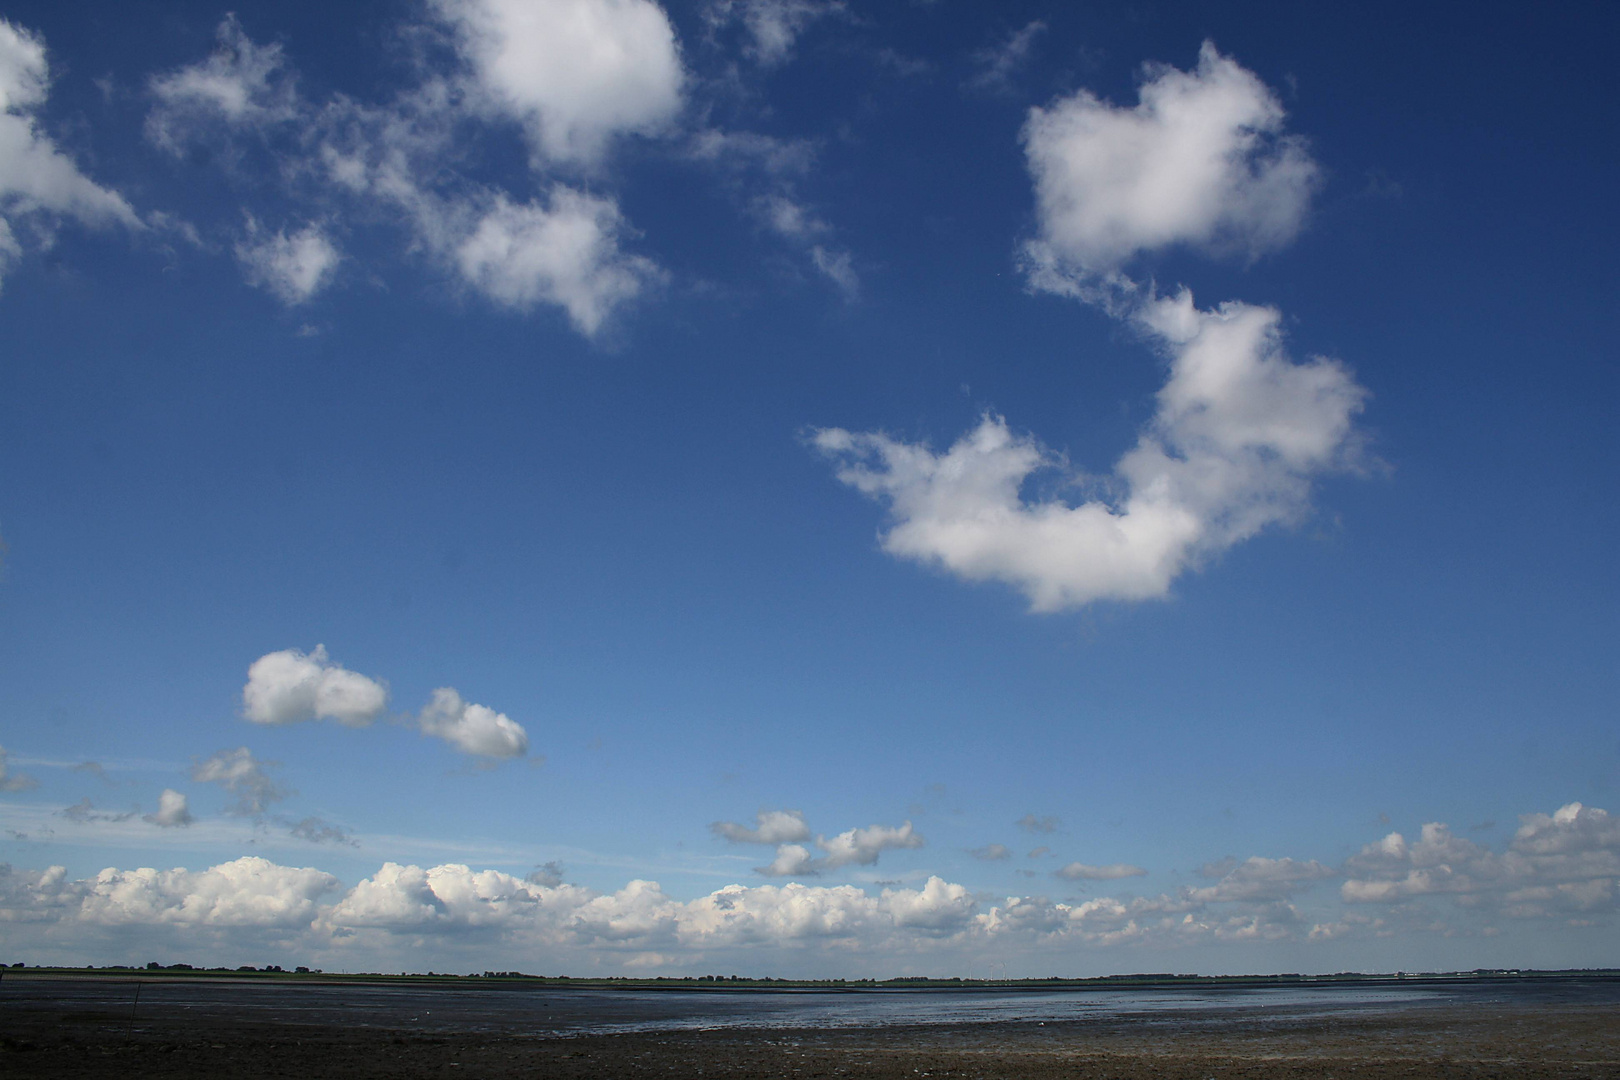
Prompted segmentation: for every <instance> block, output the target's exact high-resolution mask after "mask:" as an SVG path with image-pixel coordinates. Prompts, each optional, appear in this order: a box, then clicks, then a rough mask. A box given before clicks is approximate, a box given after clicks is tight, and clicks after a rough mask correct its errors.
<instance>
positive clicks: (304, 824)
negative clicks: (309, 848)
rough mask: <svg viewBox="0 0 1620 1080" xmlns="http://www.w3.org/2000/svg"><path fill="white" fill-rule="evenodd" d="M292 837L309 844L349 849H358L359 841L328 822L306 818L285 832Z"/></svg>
mask: <svg viewBox="0 0 1620 1080" xmlns="http://www.w3.org/2000/svg"><path fill="white" fill-rule="evenodd" d="M287 831H288V833H290V834H291V835H292V836H296V837H297V838H298V839H300V840H307V841H309V842H310V843H311V844H346V845H348V846H349V847H359V846H360V843H359V841H357V840H355V839H354V838H353V837H351V836H350V835H349V834H348V833H347V832H345V831H344V830H343V829H342V828H340V827H339V826H337V825H333V824H332V823H331V822H329V821H322V820H321V819H320V818H318V817H307V818H304V819H303V820H301V821H299V822H296V823H295V824H294V825H293V826H292V828H290V829H288V830H287Z"/></svg>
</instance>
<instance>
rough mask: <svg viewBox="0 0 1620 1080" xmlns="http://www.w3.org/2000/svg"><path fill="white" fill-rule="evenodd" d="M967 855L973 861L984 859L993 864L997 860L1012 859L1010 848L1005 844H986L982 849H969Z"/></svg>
mask: <svg viewBox="0 0 1620 1080" xmlns="http://www.w3.org/2000/svg"><path fill="white" fill-rule="evenodd" d="M968 854H969V855H971V856H973V857H974V858H975V859H984V860H985V861H986V862H994V861H996V860H999V859H1010V858H1012V848H1010V847H1008V846H1007V845H1006V844H986V845H985V846H984V847H979V848H969V849H968Z"/></svg>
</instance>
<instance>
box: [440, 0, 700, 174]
mask: <svg viewBox="0 0 1620 1080" xmlns="http://www.w3.org/2000/svg"><path fill="white" fill-rule="evenodd" d="M433 8H434V9H435V10H436V11H437V12H438V14H439V16H440V17H441V18H442V19H443V20H444V21H445V22H446V23H447V24H449V25H450V26H451V27H452V28H453V29H454V31H455V33H456V38H457V43H458V46H459V48H460V50H461V53H462V55H463V56H464V57H465V58H466V60H467V61H468V63H469V64H470V65H471V67H472V70H473V73H474V77H475V80H476V83H475V85H476V86H477V88H478V89H479V90H480V91H481V92H482V93H483V94H484V95H485V97H486V98H487V99H488V102H489V103H490V105H491V106H492V107H493V108H495V109H497V110H499V111H501V112H503V113H506V114H509V115H511V116H513V117H515V118H516V119H518V120H519V121H520V122H522V123H523V125H524V126H525V128H526V129H527V131H528V133H529V136H530V140H531V142H532V144H533V146H534V148H535V150H536V151H537V153H539V154H540V155H542V156H543V157H544V158H548V159H551V160H553V161H558V162H585V163H590V162H593V161H595V160H596V159H598V158H599V157H600V156H601V155H602V153H603V151H604V150H605V148H606V145H607V143H608V141H609V140H610V139H611V138H612V137H613V136H615V135H621V134H632V133H642V134H647V133H653V132H657V131H659V130H661V129H663V128H664V127H666V126H667V125H668V124H669V123H670V121H672V120H673V119H674V117H675V115H676V113H678V112H679V110H680V107H681V88H682V85H683V83H684V82H685V78H686V74H685V71H684V69H683V68H682V66H681V57H680V49H679V47H678V46H677V44H676V41H675V30H674V28H673V27H672V26H671V25H670V22H669V17H668V16H667V15H666V14H665V13H664V10H663V8H661V7H659V6H658V5H657V4H655V3H652V2H650V0H433Z"/></svg>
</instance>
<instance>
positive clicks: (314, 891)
mask: <svg viewBox="0 0 1620 1080" xmlns="http://www.w3.org/2000/svg"><path fill="white" fill-rule="evenodd" d="M337 886H338V880H337V879H336V878H335V877H333V876H332V875H331V874H328V873H325V872H323V871H320V870H315V869H313V868H310V867H305V868H303V869H295V868H293V867H287V866H278V865H277V864H275V863H273V862H270V861H269V860H268V859H261V858H256V857H252V856H249V857H245V858H241V859H236V860H234V861H233V862H228V863H221V864H220V865H218V866H215V867H211V868H210V869H208V870H203V871H199V872H196V873H193V872H191V871H188V870H153V869H149V868H142V869H139V870H115V869H107V870H103V871H102V872H101V873H99V874H97V875H96V876H95V878H93V879H91V880H89V881H86V882H80V883H77V888H76V889H75V890H74V891H76V892H77V893H78V894H79V904H78V911H77V913H76V914H77V917H78V920H79V921H82V922H86V923H99V924H103V925H120V924H145V925H153V924H178V925H182V926H219V927H296V926H301V925H308V924H309V922H310V921H311V920H312V919H313V918H314V917H315V913H316V904H317V901H318V900H319V899H320V898H321V897H322V896H323V895H325V894H326V893H328V892H331V891H332V890H333V889H335V888H337Z"/></svg>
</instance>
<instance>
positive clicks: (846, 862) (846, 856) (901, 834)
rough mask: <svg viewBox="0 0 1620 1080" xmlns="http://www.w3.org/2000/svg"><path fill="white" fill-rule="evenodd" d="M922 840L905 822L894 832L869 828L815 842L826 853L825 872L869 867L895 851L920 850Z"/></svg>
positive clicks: (850, 831)
mask: <svg viewBox="0 0 1620 1080" xmlns="http://www.w3.org/2000/svg"><path fill="white" fill-rule="evenodd" d="M923 843H924V841H923V838H922V836H921V835H920V834H919V833H917V832H916V831H915V830H913V829H912V827H911V822H909V821H907V822H904V823H903V824H901V825H900V827H899V828H894V827H893V826H889V825H868V826H867V827H866V828H864V829H850V830H848V831H847V832H841V833H839V834H838V835H837V836H834V837H832V838H830V839H818V840H817V841H816V846H817V847H819V848H821V849H822V850H823V851H825V852H826V853H827V855H826V858H825V859H823V860H822V864H823V865H824V866H825V867H826V868H827V869H833V868H835V867H839V866H850V865H854V866H871V865H872V864H873V863H875V862H877V860H878V856H879V855H880V854H882V853H883V852H885V851H889V850H892V849H895V848H920V847H922V846H923Z"/></svg>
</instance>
